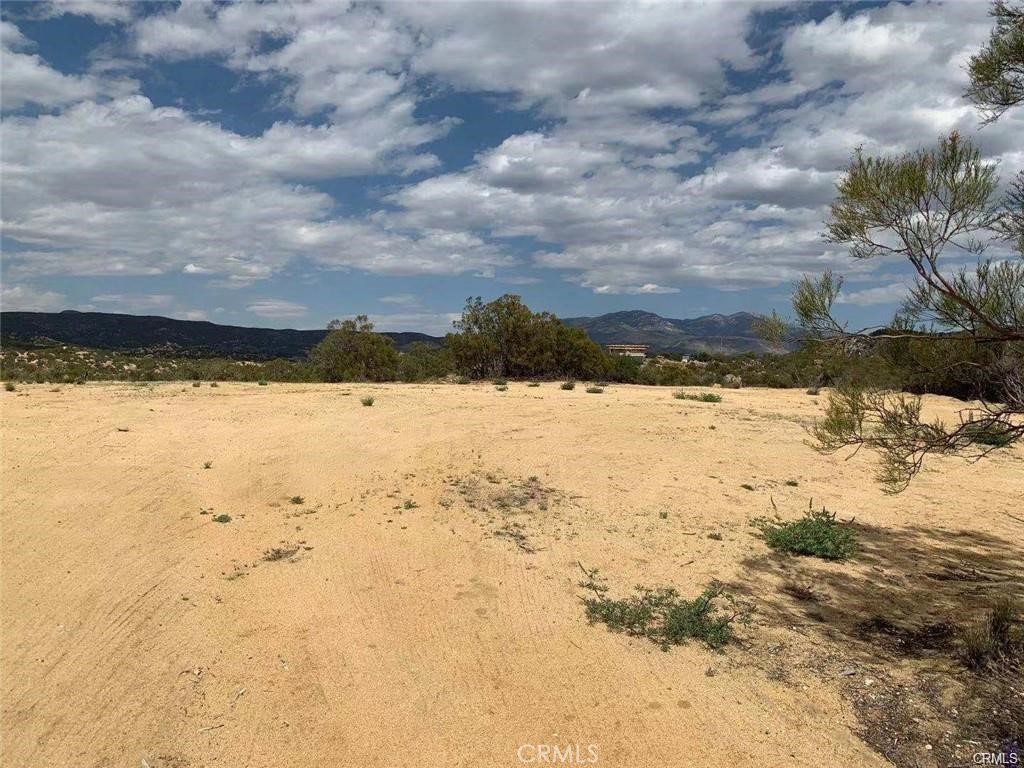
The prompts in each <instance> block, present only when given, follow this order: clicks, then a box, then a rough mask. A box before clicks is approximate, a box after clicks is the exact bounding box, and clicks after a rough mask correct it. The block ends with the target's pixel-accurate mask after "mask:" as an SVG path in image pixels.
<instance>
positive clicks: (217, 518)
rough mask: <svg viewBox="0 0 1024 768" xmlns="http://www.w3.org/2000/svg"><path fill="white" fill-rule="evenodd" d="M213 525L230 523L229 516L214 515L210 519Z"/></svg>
mask: <svg viewBox="0 0 1024 768" xmlns="http://www.w3.org/2000/svg"><path fill="white" fill-rule="evenodd" d="M211 519H212V520H213V522H215V523H230V522H231V515H215V516H214V517H212V518H211Z"/></svg>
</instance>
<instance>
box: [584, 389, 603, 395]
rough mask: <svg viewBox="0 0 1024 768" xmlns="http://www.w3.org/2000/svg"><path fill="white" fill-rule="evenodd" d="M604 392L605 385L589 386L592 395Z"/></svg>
mask: <svg viewBox="0 0 1024 768" xmlns="http://www.w3.org/2000/svg"><path fill="white" fill-rule="evenodd" d="M602 392H604V388H603V387H587V393H588V394H591V395H600V394H601V393H602Z"/></svg>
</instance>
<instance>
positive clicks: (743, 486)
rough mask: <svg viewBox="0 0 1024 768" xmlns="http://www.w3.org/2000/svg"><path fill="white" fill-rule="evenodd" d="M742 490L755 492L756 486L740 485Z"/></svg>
mask: <svg viewBox="0 0 1024 768" xmlns="http://www.w3.org/2000/svg"><path fill="white" fill-rule="evenodd" d="M740 488H742V489H744V490H745V491H752V490H754V486H752V485H751V484H750V483H740Z"/></svg>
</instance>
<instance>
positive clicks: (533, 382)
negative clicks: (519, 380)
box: [526, 381, 540, 387]
mask: <svg viewBox="0 0 1024 768" xmlns="http://www.w3.org/2000/svg"><path fill="white" fill-rule="evenodd" d="M526 386H528V387H539V386H540V382H539V381H531V382H530V383H529V384H527V385H526Z"/></svg>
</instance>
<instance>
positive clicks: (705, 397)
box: [672, 389, 722, 403]
mask: <svg viewBox="0 0 1024 768" xmlns="http://www.w3.org/2000/svg"><path fill="white" fill-rule="evenodd" d="M672 397H674V398H675V399H676V400H693V401H695V402H698V403H720V402H722V396H721V395H717V394H715V393H714V392H701V393H700V394H697V395H694V394H691V393H689V392H687V391H686V390H684V389H680V390H679V391H678V392H673V393H672Z"/></svg>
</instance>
